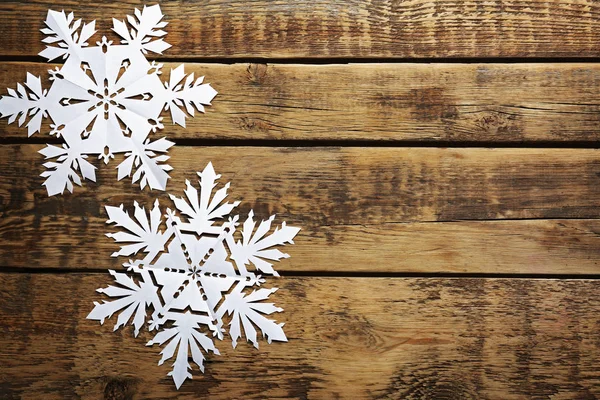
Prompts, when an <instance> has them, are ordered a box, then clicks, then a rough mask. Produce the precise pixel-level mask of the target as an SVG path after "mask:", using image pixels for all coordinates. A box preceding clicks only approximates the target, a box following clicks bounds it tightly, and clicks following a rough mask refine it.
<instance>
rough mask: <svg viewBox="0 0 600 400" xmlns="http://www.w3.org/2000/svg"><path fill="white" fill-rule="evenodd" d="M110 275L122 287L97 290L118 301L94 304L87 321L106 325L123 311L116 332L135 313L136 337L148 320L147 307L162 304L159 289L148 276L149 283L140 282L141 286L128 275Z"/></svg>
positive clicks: (118, 319)
mask: <svg viewBox="0 0 600 400" xmlns="http://www.w3.org/2000/svg"><path fill="white" fill-rule="evenodd" d="M109 272H110V274H111V275H112V276H114V277H115V281H116V282H117V283H118V284H119V285H120V286H108V287H107V288H105V289H97V292H98V293H104V294H106V295H107V296H109V297H118V298H119V299H118V300H113V301H103V302H102V303H98V302H94V305H95V307H94V309H93V310H92V312H90V313H89V315H88V316H87V319H92V320H98V321H100V324H104V320H105V319H106V318H110V317H111V316H112V315H113V314H114V313H115V312H117V311H119V310H121V309H123V311H121V313H120V314H119V317H118V318H117V323H116V325H115V327H114V330H115V331H116V330H117V329H119V328H120V327H122V326H124V325H125V324H127V322H128V321H129V320H130V319H131V316H132V315H133V313H134V312H135V317H133V321H132V325H133V326H134V328H135V330H134V333H135V336H137V335H138V334H139V332H140V328H141V327H142V325H143V324H144V320H145V319H146V305H151V304H152V305H153V306H154V307H156V306H157V305H159V304H160V300H159V299H158V295H157V289H156V287H154V285H153V284H152V280H151V279H149V276H147V278H146V279H149V281H145V280H140V282H139V284H136V282H134V281H133V279H131V278H130V277H129V276H127V274H122V273H118V272H115V271H112V270H109Z"/></svg>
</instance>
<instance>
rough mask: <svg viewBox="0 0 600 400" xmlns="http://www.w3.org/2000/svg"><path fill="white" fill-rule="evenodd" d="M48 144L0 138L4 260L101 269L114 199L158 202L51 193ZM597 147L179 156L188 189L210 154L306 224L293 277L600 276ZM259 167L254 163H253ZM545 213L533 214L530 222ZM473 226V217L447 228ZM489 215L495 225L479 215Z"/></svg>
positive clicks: (252, 192)
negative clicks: (44, 151)
mask: <svg viewBox="0 0 600 400" xmlns="http://www.w3.org/2000/svg"><path fill="white" fill-rule="evenodd" d="M41 147H42V146H39V145H3V146H0V170H2V171H3V177H4V179H2V180H1V181H0V215H1V216H2V218H1V219H0V238H1V240H2V244H3V245H2V246H0V265H3V266H10V267H36V268H45V267H50V268H98V267H99V266H98V263H97V254H104V255H105V256H106V258H107V260H106V262H107V263H109V265H111V266H113V267H114V266H116V265H120V263H122V262H123V260H121V259H114V260H108V255H109V254H110V253H112V252H113V251H114V250H115V249H116V248H117V247H116V244H115V243H113V242H112V240H111V239H108V238H106V237H105V236H104V235H103V234H104V233H105V232H109V231H111V230H112V227H109V226H107V225H106V224H105V221H106V213H105V211H104V206H105V205H119V204H121V203H124V204H125V205H126V206H127V207H129V208H132V205H133V202H134V201H138V202H140V203H141V204H144V205H146V206H150V205H151V204H152V203H153V199H154V198H160V199H161V205H162V207H163V208H164V207H167V206H169V205H171V201H170V200H169V199H168V197H167V195H166V194H165V193H164V192H160V191H148V190H145V191H143V192H140V191H139V187H137V186H134V185H132V184H131V182H130V181H129V180H123V181H122V182H117V181H116V171H115V169H114V168H116V166H117V165H118V160H117V159H115V160H113V162H112V163H113V164H112V165H108V166H106V165H104V164H98V165H99V166H100V168H99V170H98V171H97V173H98V179H97V180H98V183H93V182H86V183H85V187H83V188H80V187H76V188H75V193H74V194H68V193H67V194H66V195H64V196H56V197H51V198H48V197H47V194H46V192H45V188H43V187H42V186H41V184H42V182H43V178H41V177H39V176H38V175H39V174H40V172H41V171H42V170H43V167H42V165H41V164H42V161H43V160H42V156H41V155H39V154H38V153H37V152H36V151H37V150H38V149H40V148H41ZM598 154H599V153H598V151H597V150H585V149H552V150H548V149H496V150H492V149H427V148H264V147H242V148H238V147H187V146H175V147H174V148H173V149H172V150H171V155H172V157H173V158H172V159H171V160H170V161H172V165H173V166H174V167H175V170H174V171H173V172H172V173H171V175H172V179H171V180H170V181H169V185H168V188H167V189H168V190H169V191H170V192H172V193H174V194H182V193H183V188H184V186H185V184H184V182H185V179H190V180H192V181H193V180H195V178H196V177H195V173H194V172H193V171H195V170H201V169H202V168H203V167H204V166H205V163H207V162H208V161H209V160H211V161H212V162H213V163H214V165H215V166H216V169H217V172H219V173H221V174H222V182H221V183H223V184H224V183H225V182H228V181H229V182H231V184H232V186H231V189H230V197H231V198H232V199H239V200H241V201H242V204H241V205H240V212H241V213H242V215H244V214H245V213H246V212H247V211H248V210H249V208H251V207H252V208H254V210H255V212H256V214H257V216H258V217H260V218H266V217H268V216H269V215H271V214H272V213H276V214H277V215H278V218H277V220H278V221H283V220H286V221H287V222H288V223H290V224H292V225H297V226H301V227H302V231H301V232H300V234H299V237H298V239H297V240H296V242H297V245H295V246H291V247H289V248H287V249H286V251H289V252H290V254H291V255H292V258H291V259H290V260H285V262H283V263H281V270H282V271H337V272H343V271H363V272H375V271H377V272H461V273H469V272H473V273H486V272H493V273H542V274H543V273H552V274H558V273H569V274H577V273H583V274H592V273H597V272H598V271H599V268H600V265H599V261H600V252H599V251H598V249H599V246H598V244H599V240H600V236H599V232H600V220H597V219H589V220H586V219H572V218H598V217H600V211H599V209H598V205H597V199H598V198H600V185H598V179H599V178H598V176H599V175H600V162H599V161H598V159H599V156H598ZM250 166H251V168H250ZM532 218H533V219H542V220H526V221H519V220H518V219H532ZM453 220H463V221H462V222H444V223H438V222H440V221H453ZM477 220H485V221H477Z"/></svg>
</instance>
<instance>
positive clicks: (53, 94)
mask: <svg viewBox="0 0 600 400" xmlns="http://www.w3.org/2000/svg"><path fill="white" fill-rule="evenodd" d="M162 18H163V14H162V13H161V10H160V7H159V6H158V5H154V6H151V7H144V8H143V10H142V11H140V10H138V9H136V10H135V12H134V16H131V15H128V16H127V22H124V21H119V20H116V19H113V31H115V32H116V33H117V34H118V35H119V36H120V37H121V43H120V44H115V43H113V41H110V40H108V39H107V38H106V37H105V36H103V37H102V40H101V41H97V42H96V46H90V45H89V44H90V43H89V42H91V40H90V39H91V37H92V35H93V34H94V33H95V32H96V31H95V21H92V22H90V23H89V24H85V23H83V24H82V22H81V20H80V19H78V20H75V19H74V17H73V13H70V14H68V15H66V14H65V12H64V11H62V12H57V11H52V10H50V11H48V16H47V18H46V21H45V22H46V26H47V27H46V28H44V29H42V32H43V33H44V34H46V35H47V37H46V38H45V39H44V40H43V42H44V43H46V44H47V47H46V49H45V50H44V51H42V52H41V53H40V55H41V56H43V57H45V58H47V59H48V61H52V60H55V59H64V64H63V65H62V66H60V67H55V69H54V70H50V71H48V72H49V73H50V80H51V86H50V88H49V89H43V88H42V84H41V80H40V78H39V77H36V76H34V75H32V74H30V73H27V79H26V81H25V84H24V85H22V84H17V89H16V90H14V89H10V88H9V89H8V95H6V96H3V97H1V98H0V116H1V117H8V123H12V122H14V121H15V120H17V119H18V123H19V126H21V125H23V124H24V123H25V122H26V120H27V119H29V122H27V130H28V134H29V136H31V135H33V134H34V133H36V132H39V131H40V130H41V126H42V119H43V118H50V119H51V120H52V122H51V124H50V129H51V131H50V135H53V136H56V137H62V138H63V140H64V144H63V145H62V146H53V145H48V146H47V147H46V148H44V149H43V150H41V151H40V153H41V154H43V155H44V156H45V157H46V158H47V159H54V160H53V161H48V162H46V163H45V164H44V166H45V167H46V169H47V170H46V171H44V172H43V173H42V176H43V177H45V178H46V180H45V182H44V186H46V189H47V190H48V195H50V196H52V195H56V194H59V193H63V191H64V190H65V188H66V189H67V190H69V191H70V192H72V191H73V183H76V184H78V185H81V178H84V179H89V180H92V181H95V180H96V174H95V167H94V166H93V165H92V164H91V163H90V162H89V161H88V156H89V155H94V156H97V157H98V158H101V159H102V160H103V161H104V162H105V163H108V161H109V160H110V159H111V158H114V154H115V153H125V160H124V161H123V162H121V164H120V165H119V166H118V179H119V180H120V179H123V178H124V177H126V176H131V174H132V173H133V183H136V182H139V184H140V186H141V188H142V189H143V188H144V187H145V186H146V185H148V186H149V187H150V188H152V189H160V190H165V187H166V184H167V179H169V175H168V171H170V170H171V167H170V166H169V165H168V164H165V161H166V160H168V158H169V157H168V156H167V155H166V154H164V153H166V151H167V150H168V149H169V147H171V146H172V145H173V142H170V141H168V140H166V139H165V138H162V139H158V140H154V141H150V139H149V138H148V136H149V135H150V133H151V132H156V131H157V130H158V129H162V128H163V122H162V117H161V116H160V115H161V112H162V111H163V110H169V111H170V114H171V119H172V120H173V123H176V124H178V125H181V126H184V127H185V119H186V117H187V115H188V114H189V115H191V116H193V115H194V110H195V109H196V110H198V111H201V112H204V107H203V105H209V104H210V101H211V100H212V99H213V98H214V97H215V95H216V94H217V92H216V91H215V90H214V89H213V88H212V87H211V86H210V85H209V84H203V83H202V81H203V78H204V77H200V78H198V79H195V78H194V74H190V75H187V76H186V74H185V72H184V69H183V65H181V66H179V67H177V68H176V69H174V70H171V74H170V77H169V80H168V82H165V83H164V84H163V82H162V81H161V79H160V77H159V75H161V73H162V71H161V68H162V64H157V63H156V62H154V61H153V62H151V63H150V62H148V60H146V57H145V55H146V54H147V53H148V52H152V53H158V54H162V52H163V51H165V50H166V49H168V48H169V47H171V45H170V44H168V43H167V42H165V41H164V40H163V39H162V37H163V36H165V35H166V34H167V32H165V31H164V30H162V28H164V27H165V26H166V25H167V22H162V21H161V20H162ZM183 108H185V112H184V111H183V110H182V109H183ZM186 112H187V113H186ZM80 175H81V176H80Z"/></svg>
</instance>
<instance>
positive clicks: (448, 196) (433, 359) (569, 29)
mask: <svg viewBox="0 0 600 400" xmlns="http://www.w3.org/2000/svg"><path fill="white" fill-rule="evenodd" d="M140 5H142V3H141V2H140V1H134V0H128V1H120V2H115V3H113V2H110V1H98V0H96V1H89V0H84V1H74V0H73V1H66V0H59V1H50V0H37V1H31V2H28V1H2V2H1V3H0V88H1V89H0V90H1V93H2V94H5V89H4V88H6V87H14V85H15V84H16V83H17V82H21V81H23V80H24V78H25V73H26V71H31V72H32V73H35V74H41V75H42V76H46V70H47V69H49V68H50V67H51V65H48V64H47V63H44V62H43V60H42V59H41V58H40V57H38V56H36V54H37V53H38V52H39V51H41V50H42V49H43V45H42V43H41V42H40V40H41V39H42V35H41V33H40V32H39V29H40V28H41V27H42V26H43V20H44V18H45V15H46V12H47V9H48V8H49V7H52V8H53V9H58V10H60V9H63V8H64V9H65V10H72V11H74V12H75V14H76V16H77V17H80V18H83V19H85V20H88V21H89V20H91V19H96V20H97V27H98V30H99V34H100V35H101V34H102V33H108V32H109V29H110V26H111V17H117V18H119V19H121V18H123V17H124V16H125V14H129V13H131V12H132V10H133V8H134V6H140ZM161 5H162V8H163V12H164V13H165V15H166V19H167V20H168V21H169V25H168V31H169V34H168V36H167V41H168V42H169V43H171V44H173V47H172V48H171V49H169V50H168V51H167V53H166V54H165V55H164V57H160V59H161V60H162V61H164V62H166V67H165V68H166V69H167V70H168V68H169V66H170V64H169V63H175V64H174V65H177V64H178V63H182V62H185V63H186V69H187V70H189V71H191V70H193V71H197V72H198V73H201V74H202V75H206V77H207V81H208V82H211V83H212V84H213V85H214V87H215V88H216V89H217V90H218V91H219V92H220V94H219V95H218V97H217V98H216V99H215V101H214V105H213V106H212V107H209V108H208V109H207V113H206V114H205V115H203V116H199V117H197V118H195V119H191V120H188V128H187V129H182V128H180V127H174V126H170V125H168V126H167V127H166V129H165V134H166V135H168V136H169V137H170V138H174V139H175V141H176V142H177V146H176V147H175V148H174V149H172V150H171V151H170V155H171V156H172V164H171V165H173V166H174V167H175V170H174V171H173V173H172V174H171V176H172V180H171V181H170V183H169V186H168V189H169V190H171V191H174V192H176V191H180V190H182V188H183V184H184V181H185V179H192V178H193V177H194V171H196V170H199V169H201V168H203V167H204V166H205V165H206V163H207V162H208V161H209V160H212V162H213V163H214V164H215V166H216V168H217V171H218V172H220V173H221V174H222V175H223V177H224V178H225V179H227V180H230V181H231V182H232V190H231V193H232V195H233V196H234V197H235V198H237V199H240V200H242V201H243V203H242V204H243V206H242V209H243V210H247V209H248V208H250V207H253V208H254V209H255V211H256V213H257V215H259V216H267V215H269V214H270V213H277V214H278V218H279V220H287V221H288V222H289V223H291V224H294V225H299V226H302V228H303V230H302V231H301V232H300V234H299V236H298V237H297V240H296V243H297V244H296V245H295V246H292V247H288V248H287V250H288V252H289V253H290V255H291V256H292V257H291V258H290V259H288V260H285V261H284V262H282V263H280V265H279V266H278V267H279V268H278V269H279V270H280V271H281V272H282V275H283V278H281V280H280V281H278V282H277V283H278V286H280V288H281V289H280V290H279V292H278V293H277V295H276V298H275V300H276V302H277V304H278V305H280V306H282V307H283V308H284V309H285V312H284V313H283V314H282V315H281V319H282V320H284V321H286V332H287V334H288V337H289V338H290V342H289V343H288V344H272V345H267V344H266V343H265V344H264V345H262V346H261V347H260V350H255V349H254V348H252V347H251V346H249V345H244V344H241V345H240V346H238V348H237V349H236V350H235V351H234V350H233V349H231V348H230V345H229V342H227V341H224V342H222V343H221V344H220V346H219V348H220V349H221V352H222V354H223V355H222V356H220V357H219V356H211V357H209V359H208V361H207V363H206V373H205V374H204V375H202V374H201V373H200V372H199V371H197V370H195V371H194V379H193V380H192V381H187V382H186V383H184V385H183V386H182V388H181V390H180V391H179V392H176V391H175V390H174V385H173V382H172V380H171V378H169V377H167V376H166V373H167V372H168V371H167V370H168V368H167V367H166V366H157V365H156V364H157V361H158V359H159V354H158V353H159V351H160V349H159V348H157V347H153V348H146V347H144V343H145V341H146V340H147V339H148V338H149V336H150V335H149V334H148V333H147V332H143V333H141V336H142V337H141V338H138V339H134V338H133V337H132V332H131V330H129V329H126V330H124V331H119V332H116V333H112V329H111V326H110V324H108V325H105V326H100V325H99V324H97V323H96V322H94V321H88V320H85V316H86V315H87V313H88V312H89V311H90V309H91V307H92V301H93V300H97V299H98V294H97V293H96V292H95V291H94V289H95V288H97V287H100V286H104V285H105V284H108V283H110V282H111V277H110V275H109V274H108V273H107V272H106V270H107V268H117V267H118V265H119V264H120V263H121V262H122V260H116V259H111V258H110V257H109V255H110V253H111V252H112V251H114V250H115V246H114V244H113V243H112V241H111V239H109V238H106V237H105V236H104V235H103V233H105V232H106V231H107V226H106V225H105V223H104V222H105V220H106V214H105V211H104V207H103V206H104V205H118V204H120V203H125V204H131V203H132V202H133V200H134V199H135V200H138V201H140V203H144V204H149V203H150V201H151V199H152V198H155V197H157V196H158V197H159V198H161V199H163V200H164V201H165V203H167V202H168V200H167V198H166V196H165V195H164V194H161V193H159V192H148V191H147V190H146V191H144V192H143V193H140V192H139V190H137V189H136V188H135V187H134V186H132V185H131V183H130V182H129V181H127V180H125V181H123V182H116V171H115V170H114V169H113V168H114V167H115V166H116V163H113V165H112V168H111V167H104V168H101V169H100V170H99V176H98V182H97V184H94V183H90V182H86V183H85V186H84V187H83V188H76V190H75V193H74V194H72V195H70V194H67V195H64V196H58V197H53V198H48V197H47V195H46V193H45V190H44V189H43V188H42V187H41V183H42V178H40V177H39V174H40V173H41V172H42V169H43V167H42V166H41V164H42V159H41V155H39V154H37V150H39V149H40V148H41V147H42V146H43V144H44V143H46V142H51V141H52V139H51V138H49V137H48V136H47V135H44V134H38V135H36V136H34V137H32V138H31V139H29V140H28V139H27V137H26V136H27V134H26V132H25V131H24V130H22V129H18V128H17V127H16V126H14V125H10V126H9V125H7V123H6V120H1V121H0V169H1V170H2V179H1V180H0V215H1V219H0V235H1V243H0V265H1V266H2V270H1V272H0V398H2V399H18V398H25V399H52V398H57V399H65V398H68V399H70V398H86V399H87V398H92V399H98V398H105V399H133V398H136V399H138V398H139V399H144V398H156V399H167V398H176V397H181V398H190V399H191V398H202V397H210V398H222V399H232V398H252V397H257V398H265V397H269V398H278V397H285V398H302V399H303V398H342V399H348V398H395V399H528V398H535V399H561V400H564V399H579V400H581V399H595V398H597V397H600V368H599V367H598V366H599V365H600V284H599V282H598V280H597V279H598V278H599V277H600V265H599V263H600V219H599V218H600V152H599V151H598V150H597V149H596V147H598V143H600V142H599V140H600V90H599V83H600V64H598V63H597V62H598V60H600V45H599V43H600V3H599V2H597V1H593V0H569V1H562V2H561V1H543V0H529V1H524V0H511V1H502V0H491V1H485V2H484V1H474V0H446V1H442V0H433V1H422V0H407V1H391V0H293V1H292V0H279V1H258V0H256V1H254V0H206V1H196V0H174V1H165V2H161Z"/></svg>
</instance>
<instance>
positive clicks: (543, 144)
mask: <svg viewBox="0 0 600 400" xmlns="http://www.w3.org/2000/svg"><path fill="white" fill-rule="evenodd" d="M1 122H2V120H0V123H1ZM167 138H168V137H167ZM168 139H169V140H171V141H173V142H175V144H176V145H179V146H190V147H194V146H195V147H319V148H322V147H335V148H339V147H349V148H351V147H375V148H380V147H381V148H383V147H397V148H406V147H412V148H440V147H443V148H453V149H460V148H469V149H471V148H472V149H478V148H482V149H489V148H499V149H515V148H517V149H600V140H597V141H589V140H588V141H567V142H565V141H561V142H559V141H556V142H555V141H548V140H545V141H541V140H540V141H514V142H508V141H507V142H488V141H460V142H459V141H457V142H451V141H432V140H429V141H415V140H364V139H358V140H348V139H344V140H331V139H322V140H321V139H314V140H302V139H300V140H296V139H281V140H279V139H236V138H231V139H181V138H179V139H173V138H168ZM62 143H63V141H61V140H60V139H56V138H53V137H32V138H27V137H23V138H15V137H8V138H7V137H0V145H25V144H38V145H46V144H54V145H60V144H62Z"/></svg>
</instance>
